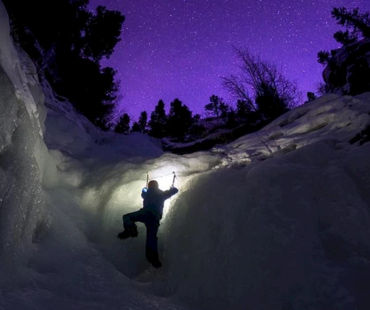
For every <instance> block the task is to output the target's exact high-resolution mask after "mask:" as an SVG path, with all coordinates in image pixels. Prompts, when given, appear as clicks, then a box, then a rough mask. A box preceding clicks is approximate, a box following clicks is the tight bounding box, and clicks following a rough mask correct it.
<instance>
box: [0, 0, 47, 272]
mask: <svg viewBox="0 0 370 310" xmlns="http://www.w3.org/2000/svg"><path fill="white" fill-rule="evenodd" d="M9 32H10V29H9V20H8V16H7V12H6V10H5V8H4V6H3V3H2V2H0V110H1V114H0V238H1V242H0V261H1V267H2V269H3V270H9V268H10V267H11V266H14V267H17V266H19V263H21V262H24V261H25V260H26V259H27V257H28V256H29V255H30V253H31V252H32V250H33V249H34V242H35V241H36V240H37V238H38V237H39V235H40V234H42V231H43V230H44V229H46V227H47V226H48V219H47V215H46V211H45V203H46V202H45V196H44V192H43V189H42V186H41V183H42V182H44V181H46V180H45V178H44V175H45V171H46V166H47V162H48V152H47V148H46V146H45V144H44V142H43V139H42V134H43V128H42V125H41V122H42V120H43V119H44V117H45V110H44V109H42V101H43V95H42V92H41V89H40V87H39V86H38V84H37V81H36V80H37V77H36V76H35V75H34V74H32V72H29V77H28V78H26V75H25V73H24V71H23V70H24V69H25V68H22V66H28V68H29V69H32V68H33V69H34V67H33V65H32V63H31V62H29V60H28V59H27V58H26V57H24V58H20V57H21V56H20V55H19V54H18V52H17V50H16V49H15V47H14V45H13V42H12V40H11V38H10V35H9ZM23 56H25V55H23ZM40 120H41V122H40Z"/></svg>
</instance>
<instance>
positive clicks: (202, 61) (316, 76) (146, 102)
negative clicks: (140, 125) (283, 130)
mask: <svg viewBox="0 0 370 310" xmlns="http://www.w3.org/2000/svg"><path fill="white" fill-rule="evenodd" d="M97 5H104V6H106V7H107V9H111V10H119V11H121V12H122V14H123V15H125V17H126V19H125V21H124V23H123V29H122V34H121V41H120V42H119V43H118V44H117V46H116V49H115V51H114V53H113V55H112V56H111V57H110V59H108V60H105V61H103V62H102V65H103V66H110V67H112V68H114V69H115V70H117V79H118V80H119V81H120V93H121V95H122V98H121V99H120V107H121V108H122V110H121V113H128V114H129V115H130V117H131V119H132V120H133V121H134V120H137V118H138V117H139V115H140V112H141V111H144V110H145V111H147V112H148V115H149V116H150V113H151V112H152V111H153V110H154V107H155V105H156V104H157V103H158V101H159V100H160V99H162V100H163V101H164V103H165V108H166V111H167V112H168V110H169V107H170V103H171V102H172V101H173V100H174V99H175V98H178V99H180V100H181V101H182V102H183V104H185V105H187V106H188V107H189V108H190V110H191V111H193V113H194V114H195V113H199V114H201V115H202V116H204V106H205V105H206V104H207V103H209V97H210V96H211V95H217V96H219V97H221V98H223V99H224V101H226V102H227V103H228V104H230V105H231V106H235V102H234V100H233V99H232V98H231V96H230V94H229V93H228V92H227V90H226V89H225V88H224V87H223V86H222V76H229V75H231V74H235V75H237V74H238V72H239V69H238V64H239V60H238V58H237V57H236V55H235V53H234V51H233V46H235V47H237V48H242V49H248V50H250V51H251V53H252V54H254V55H259V56H260V57H261V58H262V59H263V60H266V61H271V62H273V63H274V64H275V65H276V66H277V67H278V68H281V69H282V70H283V73H284V75H285V76H286V77H287V78H288V79H289V80H291V81H295V82H296V83H297V85H298V88H299V90H301V91H302V94H303V99H306V93H307V92H308V91H312V92H316V89H317V84H318V83H319V82H321V81H322V78H321V74H322V71H323V66H322V65H321V64H319V63H318V62H317V53H318V52H319V51H321V50H330V49H333V48H337V47H338V46H339V44H338V43H337V42H336V41H335V40H334V39H333V34H334V32H335V31H337V30H340V29H344V28H342V27H341V26H339V25H337V24H336V21H335V20H334V19H333V18H332V17H331V10H332V8H333V7H341V6H344V7H346V8H349V9H351V8H355V7H359V8H360V10H361V12H365V11H369V10H370V0H279V1H277V0H202V1H200V0H90V7H91V8H95V7H96V6H97Z"/></svg>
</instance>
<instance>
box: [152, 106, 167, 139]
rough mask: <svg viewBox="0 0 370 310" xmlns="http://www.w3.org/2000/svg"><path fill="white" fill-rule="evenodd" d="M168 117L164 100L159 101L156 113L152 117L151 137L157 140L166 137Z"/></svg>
mask: <svg viewBox="0 0 370 310" xmlns="http://www.w3.org/2000/svg"><path fill="white" fill-rule="evenodd" d="M166 125H167V116H166V111H165V109H164V102H163V100H159V101H158V104H157V105H156V106H155V108H154V111H153V112H152V113H151V115H150V121H149V123H148V126H149V135H150V136H152V137H155V138H163V137H165V136H166Z"/></svg>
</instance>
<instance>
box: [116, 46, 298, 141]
mask: <svg viewBox="0 0 370 310" xmlns="http://www.w3.org/2000/svg"><path fill="white" fill-rule="evenodd" d="M234 51H235V53H236V55H237V57H238V58H239V61H240V72H239V74H238V75H237V76H229V77H225V78H224V79H223V84H224V86H225V88H226V89H228V90H229V92H230V94H231V95H232V96H233V97H234V98H235V99H236V107H232V106H230V105H229V104H227V103H226V102H225V101H224V100H223V99H222V98H220V97H219V96H217V95H212V96H211V97H210V98H209V102H208V103H206V104H205V106H204V111H205V114H207V115H208V116H212V117H215V118H217V119H219V120H220V124H222V125H220V126H221V127H223V128H229V129H230V128H235V127H237V126H238V125H240V124H245V123H249V124H250V131H253V130H256V129H259V128H260V127H261V126H262V125H264V124H267V123H268V122H270V121H272V120H273V119H275V118H277V117H278V116H280V115H282V114H283V113H285V112H287V111H288V110H289V109H291V108H292V107H294V106H296V105H297V104H299V102H300V100H301V94H300V92H299V91H298V89H297V86H296V85H295V84H294V83H293V82H290V81H289V80H287V79H286V78H285V77H284V75H283V73H282V72H281V71H280V70H278V69H277V67H276V66H275V65H274V64H273V63H269V62H267V61H264V60H262V59H261V58H260V57H256V56H253V55H252V54H251V53H250V52H249V51H248V50H246V49H238V48H235V49H234ZM130 121H131V119H130V116H129V115H128V114H127V113H125V114H123V115H122V116H121V118H120V119H119V122H118V123H117V126H116V127H115V129H114V131H115V132H117V133H123V134H127V133H129V132H142V133H147V134H149V135H150V136H153V137H156V138H163V137H170V138H175V139H177V140H179V141H185V140H187V139H188V138H189V136H190V137H192V138H202V137H203V134H204V133H205V132H206V131H207V128H205V126H204V122H203V121H202V119H201V116H200V115H199V114H196V115H193V112H192V111H190V109H189V107H188V106H186V105H185V104H183V103H182V102H181V101H180V100H179V99H175V100H174V101H173V102H171V103H170V109H169V113H168V114H166V111H165V104H164V102H163V100H160V101H159V102H158V104H157V105H156V106H155V109H154V111H153V112H151V114H150V118H149V119H148V113H147V112H146V111H143V112H141V115H140V117H139V120H138V121H136V122H134V123H133V125H132V127H130Z"/></svg>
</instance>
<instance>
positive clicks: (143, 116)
mask: <svg viewBox="0 0 370 310" xmlns="http://www.w3.org/2000/svg"><path fill="white" fill-rule="evenodd" d="M138 124H139V128H140V132H142V133H146V132H147V128H146V127H147V125H148V113H147V112H146V111H143V112H141V113H140V117H139V121H138Z"/></svg>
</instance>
